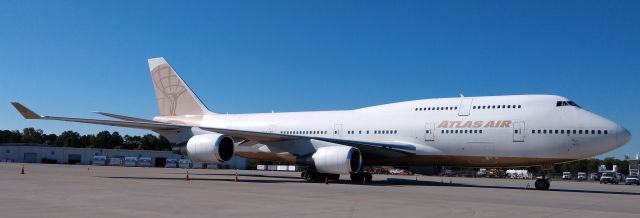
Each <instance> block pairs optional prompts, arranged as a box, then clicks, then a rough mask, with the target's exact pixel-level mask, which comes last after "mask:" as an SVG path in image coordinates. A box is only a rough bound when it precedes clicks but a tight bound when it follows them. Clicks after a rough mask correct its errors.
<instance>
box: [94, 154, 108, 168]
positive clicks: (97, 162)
mask: <svg viewBox="0 0 640 218" xmlns="http://www.w3.org/2000/svg"><path fill="white" fill-rule="evenodd" d="M91 165H94V166H106V165H107V156H101V155H96V156H93V158H92V159H91Z"/></svg>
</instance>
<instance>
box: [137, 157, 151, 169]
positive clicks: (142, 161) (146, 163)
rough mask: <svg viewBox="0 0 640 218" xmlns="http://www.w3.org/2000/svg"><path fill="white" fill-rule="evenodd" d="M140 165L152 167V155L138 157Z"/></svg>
mask: <svg viewBox="0 0 640 218" xmlns="http://www.w3.org/2000/svg"><path fill="white" fill-rule="evenodd" d="M138 166H139V167H152V166H153V162H152V161H151V158H150V157H140V158H138Z"/></svg>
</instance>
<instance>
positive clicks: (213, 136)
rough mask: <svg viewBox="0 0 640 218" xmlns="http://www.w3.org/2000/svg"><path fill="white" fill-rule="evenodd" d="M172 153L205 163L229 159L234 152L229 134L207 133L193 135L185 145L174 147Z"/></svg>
mask: <svg viewBox="0 0 640 218" xmlns="http://www.w3.org/2000/svg"><path fill="white" fill-rule="evenodd" d="M173 151H174V153H177V154H182V155H187V156H189V158H191V159H192V160H195V161H199V162H205V163H222V162H225V161H228V160H230V159H231V158H232V157H233V154H234V143H233V139H232V138H231V137H229V136H226V135H222V134H218V133H209V134H202V135H195V136H193V137H191V138H190V139H189V141H187V145H186V146H182V147H176V148H174V150H173Z"/></svg>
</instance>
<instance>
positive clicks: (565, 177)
mask: <svg viewBox="0 0 640 218" xmlns="http://www.w3.org/2000/svg"><path fill="white" fill-rule="evenodd" d="M562 180H571V172H562Z"/></svg>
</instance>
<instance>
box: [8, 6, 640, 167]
mask: <svg viewBox="0 0 640 218" xmlns="http://www.w3.org/2000/svg"><path fill="white" fill-rule="evenodd" d="M638 11H640V2H639V1H531V2H526V1H442V2H430V1H14V0H11V1H0V76H1V77H0V78H2V80H1V82H0V93H1V94H0V102H3V103H1V104H0V115H1V116H0V129H22V128H24V127H31V126H33V127H36V128H41V129H43V130H45V131H46V132H53V133H60V132H62V131H64V130H68V129H73V130H75V131H79V132H81V133H95V132H97V131H99V130H105V129H106V130H110V131H114V130H116V131H120V132H121V133H125V134H144V133H146V132H145V131H138V130H130V129H123V128H112V127H104V126H94V125H86V124H71V123H64V122H54V121H28V120H24V119H22V118H21V117H20V116H19V115H18V113H17V112H15V111H14V109H13V108H12V107H11V106H10V104H9V102H10V101H13V100H17V101H20V102H23V103H24V104H25V105H27V106H29V107H31V108H33V109H34V110H35V111H36V112H41V113H43V114H51V115H66V116H81V117H98V116H96V115H93V114H91V113H90V112H91V111H96V110H100V111H105V112H112V113H117V114H125V115H131V116H137V117H146V118H150V117H153V116H154V115H155V114H156V113H157V106H156V102H155V100H154V94H153V90H152V85H151V81H150V78H149V73H148V69H147V64H146V59H148V58H151V57H158V56H164V57H165V58H166V59H167V60H168V61H169V62H170V63H171V64H172V66H173V67H174V68H176V70H177V71H178V72H179V73H180V74H181V76H182V77H183V79H185V80H186V81H187V82H188V83H189V85H190V86H191V88H192V89H194V91H195V92H196V93H198V95H199V96H200V97H201V98H202V100H203V101H204V102H205V104H207V106H208V107H209V108H211V109H212V110H214V111H216V112H219V113H225V112H229V113H251V112H268V111H271V110H275V111H305V110H334V109H352V108H359V107H364V106H370V105H375V104H383V103H390V102H397V101H404V100H412V99H421V98H433V97H453V96H458V95H459V94H460V93H463V94H464V95H465V96H482V95H505V94H557V95H562V96H566V97H569V98H571V99H572V100H574V101H576V102H577V103H579V104H581V105H582V106H583V107H584V108H586V109H588V110H590V111H593V112H595V113H597V114H600V115H602V116H604V117H607V118H609V119H611V120H614V121H616V122H618V123H620V124H622V125H623V126H625V127H627V128H628V129H629V130H630V131H631V132H632V134H633V136H634V137H633V138H632V141H631V142H630V143H629V144H628V145H626V146H624V147H622V148H620V149H617V150H615V151H613V152H610V153H608V154H606V155H615V156H617V157H619V158H621V157H622V155H623V154H624V153H632V154H635V153H638V152H640V149H639V148H638V145H637V144H638V141H639V139H638V137H640V119H639V118H638V117H639V116H638V114H637V110H638V108H640V103H639V101H638V97H637V94H638V93H640V88H638V87H639V86H638V82H640V81H639V78H640V76H639V75H638V73H639V72H640V13H638Z"/></svg>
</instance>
